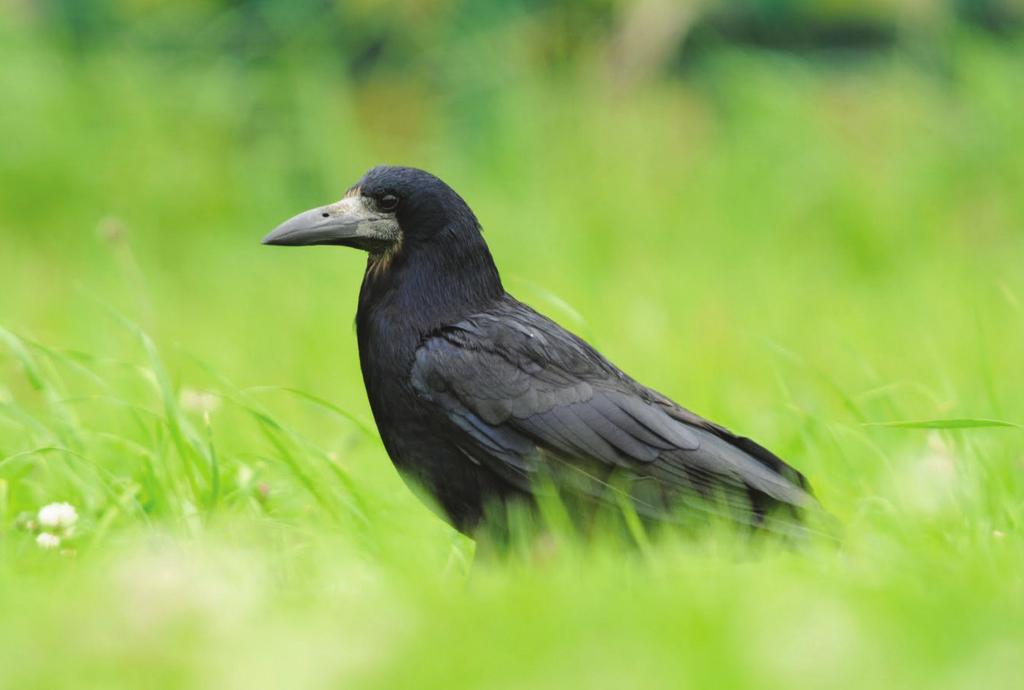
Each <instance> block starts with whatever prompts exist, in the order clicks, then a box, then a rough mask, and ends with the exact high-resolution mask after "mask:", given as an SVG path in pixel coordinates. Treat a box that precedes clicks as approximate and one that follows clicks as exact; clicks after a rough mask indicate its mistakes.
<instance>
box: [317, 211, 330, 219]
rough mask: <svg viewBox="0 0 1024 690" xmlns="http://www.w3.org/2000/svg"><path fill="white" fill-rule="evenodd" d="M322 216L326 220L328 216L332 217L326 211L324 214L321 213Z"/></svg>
mask: <svg viewBox="0 0 1024 690" xmlns="http://www.w3.org/2000/svg"><path fill="white" fill-rule="evenodd" d="M320 215H321V216H323V217H324V218H326V217H327V216H329V215H331V214H330V213H328V212H327V211H324V212H323V213H321V214H320Z"/></svg>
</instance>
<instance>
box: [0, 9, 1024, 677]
mask: <svg viewBox="0 0 1024 690" xmlns="http://www.w3.org/2000/svg"><path fill="white" fill-rule="evenodd" d="M1022 20H1024V6H1022V5H1021V4H1020V3H1019V2H1015V1H1014V0H991V1H980V0H979V1H976V2H967V1H961V2H943V1H941V0H924V1H918V2H896V1H895V0H873V1H872V2H867V3H854V2H845V1H843V0H835V1H833V2H828V3H812V2H801V1H798V0H792V1H788V2H782V1H781V0H778V1H770V0H760V1H755V0H746V1H744V2H732V3H714V2H693V3H670V2H661V1H659V0H649V1H644V2H639V3H625V2H616V1H614V0H591V1H579V2H557V3H541V2H520V3H500V2H481V3H465V2H429V1H425V0H420V1H415V0H403V1H399V2H394V3H386V4H384V3H376V2H368V1H365V0H364V1H362V2H352V3H341V2H321V1H317V2H313V1H311V0H310V1H301V2H272V1H270V0H262V1H255V0H250V1H246V2H230V3H229V2H213V1H210V0H188V1H187V2H178V3H161V2H155V1H146V0H88V1H86V0H65V1H63V2H54V1H50V2H34V1H29V0H13V1H9V2H8V3H6V4H5V5H4V6H3V7H2V8H0V94H3V101H4V104H3V107H2V108H0V132H2V133H3V139H4V141H3V144H2V146H0V238H2V247H3V249H2V251H0V327H2V328H0V610H2V611H3V612H4V613H3V616H2V620H0V686H3V687H32V688H43V687H46V688H52V687H60V686H64V687H133V688H134V687H140V686H150V687H168V688H172V687H174V688H177V687H200V686H202V687H206V686H209V687H227V688H232V687H240V688H243V687H244V688H253V687H268V688H270V687H338V686H343V687H368V688H392V687H420V688H432V687H446V688H452V687H480V688H485V687H486V688H520V687H529V688H547V687H550V688H565V687H583V686H585V687H605V688H622V687H665V688H678V687H689V686H710V687H720V688H725V687H729V688H732V687H736V688H744V687H750V688H754V687H756V688H774V687H779V688H781V687H794V686H803V687H815V688H829V687H835V688H847V687H849V688H853V687H864V686H865V685H872V686H876V687H900V688H905V687H931V688H940V687H941V688H975V687H1006V688H1010V687H1015V686H1016V683H1017V679H1018V676H1019V668H1020V659H1021V658H1022V654H1024V633H1022V631H1024V579H1022V576H1021V573H1022V572H1024V548H1022V547H1024V538H1022V535H1021V529H1022V524H1024V523H1022V521H1024V479H1022V476H1021V473H1022V470H1024V448H1022V434H1021V431H1020V429H1019V428H1014V427H1012V426H1006V427H992V426H975V427H973V428H962V429H955V428H952V427H953V426H955V425H954V424H953V423H951V422H949V421H945V422H939V423H936V424H934V425H933V426H936V427H938V428H935V429H923V428H901V427H895V428H894V427H886V426H875V425H874V424H875V423H879V422H892V421H907V420H917V421H920V420H955V419H975V420H984V419H989V420H1002V421H1005V422H1007V423H1010V424H1024V367H1022V366H1021V351H1022V344H1024V337H1022V336H1024V271H1022V269H1021V266H1022V265H1024V194H1021V189H1024V118H1022V117H1021V116H1020V113H1021V112H1024V71H1022V70H1021V65H1022V64H1024V61H1022V59H1024V44H1022V41H1021V34H1020V29H1021V27H1022V26H1024V25H1022V23H1021V22H1022ZM382 162H387V163H395V164H406V165H415V166H419V167H423V168H426V169H428V170H431V171H432V172H435V173H437V174H438V175H440V176H441V177H442V178H443V179H445V180H446V181H448V182H449V183H450V184H451V185H452V186H453V187H455V188H456V189H457V190H458V191H459V192H460V193H461V194H462V195H463V196H464V197H465V198H466V199H467V200H468V201H469V203H470V204H471V206H472V207H473V208H474V210H475V211H476V212H477V214H478V216H479V217H480V219H481V221H482V223H483V225H484V228H485V231H486V236H487V239H488V242H489V243H490V245H491V248H492V250H493V252H494V254H495V257H496V259H497V261H498V264H499V267H500V268H501V270H502V274H503V277H504V279H505V282H506V286H507V287H508V288H509V289H510V291H512V292H513V293H514V294H516V295H517V296H518V297H520V298H522V299H524V300H526V301H528V302H530V303H531V304H533V305H534V306H536V307H538V308H539V309H541V310H542V311H545V312H547V313H549V314H550V315H552V316H554V317H556V318H557V319H558V320H560V321H561V322H563V323H564V324H565V325H567V326H570V327H571V328H573V329H574V330H576V331H577V332H579V333H581V334H582V335H584V336H585V337H587V338H588V339H589V340H591V341H592V342H593V343H594V344H595V345H597V346H598V347H599V348H601V349H602V350H603V351H604V352H605V353H606V354H607V355H608V356H609V357H610V358H611V359H612V360H613V361H615V362H616V363H617V364H619V365H620V366H622V367H623V368H624V369H626V370H627V371H629V372H630V373H631V374H633V375H634V376H636V377H637V378H638V379H640V380H641V381H643V382H645V383H648V384H650V385H652V386H654V387H655V388H658V389H659V390H661V391H663V392H665V393H667V394H669V395H670V396H672V397H673V398H676V399H678V400H679V401H681V402H683V403H684V404H686V405H687V406H689V407H692V408H693V409H695V410H696V411H698V412H701V413H703V414H706V415H708V416H710V417H712V418H714V419H716V420H719V421H722V422H723V423H726V424H727V425H729V426H731V427H733V428H734V429H736V430H738V431H742V432H743V433H745V434H748V435H751V436H753V437H755V438H757V439H759V440H761V441H762V442H764V443H765V444H766V445H768V446H769V447H771V448H773V449H774V450H776V451H777V452H778V453H779V454H780V455H782V456H783V457H785V458H787V459H789V460H790V461H791V462H792V463H793V464H794V465H795V466H797V467H799V468H800V469H801V470H803V471H804V472H805V473H806V474H807V475H808V476H809V478H810V479H811V481H812V483H813V485H814V486H815V488H816V489H817V492H818V494H819V497H820V498H821V499H822V501H823V503H825V504H826V506H828V508H829V509H830V510H831V511H832V512H833V513H834V514H835V515H836V516H837V517H838V518H840V519H841V520H842V521H843V522H844V523H845V526H846V528H845V541H844V544H843V546H842V547H841V548H840V549H835V548H831V547H828V546H824V545H823V546H812V547H808V548H806V549H804V550H801V551H796V552H794V551H791V550H784V549H778V550H776V549H761V550H753V551H752V549H751V548H750V546H749V545H747V544H744V543H743V539H742V538H740V537H738V536H737V535H735V534H731V533H729V532H728V530H714V531H712V532H710V533H709V534H708V535H707V536H706V537H705V538H702V539H699V540H697V541H693V540H684V539H682V538H673V537H670V536H669V537H664V538H662V539H660V540H658V541H657V542H656V543H655V544H654V545H653V546H651V547H650V549H648V550H646V551H643V552H633V551H630V550H625V551H624V550H623V548H622V546H621V545H619V544H615V543H613V542H603V541H599V542H598V543H596V544H593V545H589V546H588V545H583V544H579V543H575V542H573V541H572V540H571V539H569V538H565V537H561V538H556V539H553V540H552V541H550V542H544V543H541V544H537V545H534V546H532V547H527V548H525V550H524V552H523V553H521V554H520V555H519V556H518V557H515V558H512V559H511V560H510V561H509V562H507V563H484V564H477V565H476V566H473V567H471V566H470V563H471V561H472V554H473V548H472V545H471V543H469V542H468V540H466V539H464V538H462V537H460V536H458V535H456V534H454V533H452V532H451V531H450V530H449V529H448V528H447V526H445V525H444V524H443V523H442V522H440V521H439V520H437V519H436V518H435V517H434V516H433V515H432V514H431V513H430V512H429V511H428V510H427V509H426V508H424V507H422V506H421V505H420V504H419V502H418V501H417V500H416V499H415V498H414V497H413V496H412V495H411V494H410V493H409V492H408V491H407V490H406V489H405V488H404V486H403V485H402V484H401V482H400V481H399V479H398V478H397V476H395V474H394V471H393V469H392V468H391V465H390V462H389V460H388V458H387V456H386V454H385V453H384V450H383V448H382V447H381V446H380V444H379V441H377V439H376V433H375V431H374V430H373V427H372V422H371V420H370V416H369V411H368V408H367V405H366V401H365V394H364V392H363V388H362V382H361V379H360V376H359V370H358V359H357V353H356V345H355V338H354V333H353V327H352V320H353V316H354V309H355V296H356V293H357V290H358V285H359V278H360V275H361V271H362V267H363V262H364V257H362V256H360V255H358V253H357V252H351V251H342V250H338V251H335V250H332V249H329V248H324V249H322V250H317V251H313V250H310V251H302V252H297V251H296V252H292V251H275V250H271V249H267V248H265V247H261V246H260V245H259V244H258V241H259V238H260V237H262V235H263V234H264V233H265V232H266V231H268V230H269V229H270V228H272V227H273V226H274V225H276V224H277V223H278V222H279V221H280V220H282V219H283V218H285V217H287V216H289V215H291V214H293V213H295V212H297V211H298V210H301V209H305V208H307V207H311V206H314V205H317V204H322V203H325V202H328V201H331V200H333V199H336V198H337V197H338V196H340V194H341V193H342V192H343V190H344V189H345V188H346V187H347V186H348V185H349V184H351V183H352V182H353V181H355V180H356V179H357V178H358V177H359V175H360V174H361V173H362V172H363V171H364V170H365V169H366V168H368V167H370V166H371V165H374V164H377V163H382ZM289 389H290V390H289ZM296 391H297V392H296ZM53 501H68V502H71V503H72V504H73V505H75V506H76V508H77V510H78V513H79V515H80V520H79V523H78V525H77V526H76V533H75V534H74V535H73V536H72V537H71V538H69V539H67V540H66V541H65V543H64V544H62V547H61V548H60V549H57V550H53V551H47V550H43V549H40V548H39V547H38V546H37V545H36V543H35V541H34V540H35V533H36V531H37V529H38V528H37V527H33V526H32V525H30V524H29V523H31V522H32V521H33V516H34V515H35V513H36V511H37V510H38V509H39V508H40V507H41V506H42V505H45V504H47V503H50V502H53Z"/></svg>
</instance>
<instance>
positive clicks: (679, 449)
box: [268, 167, 813, 533]
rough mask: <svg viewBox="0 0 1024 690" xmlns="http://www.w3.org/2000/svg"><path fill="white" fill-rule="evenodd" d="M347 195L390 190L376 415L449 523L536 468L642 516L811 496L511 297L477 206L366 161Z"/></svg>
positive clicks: (375, 295) (739, 442)
mask: <svg viewBox="0 0 1024 690" xmlns="http://www.w3.org/2000/svg"><path fill="white" fill-rule="evenodd" d="M353 194H354V195H359V196H360V198H364V199H366V202H365V203H366V204H367V205H368V207H370V208H377V209H378V211H377V213H380V211H379V208H381V207H383V206H384V205H388V206H389V205H390V204H391V203H392V200H393V199H398V202H397V209H396V210H395V211H394V218H395V219H396V221H397V224H398V226H400V228H401V237H400V239H399V240H398V241H396V242H395V243H394V244H393V246H391V247H390V248H388V249H387V250H384V251H381V250H377V251H376V253H372V254H371V255H370V257H369V261H368V264H367V268H366V273H365V275H364V278H363V284H362V288H361V291H360V296H359V306H358V311H357V316H356V326H357V333H358V342H359V356H360V362H361V366H362V371H363V377H364V381H365V384H366V391H367V395H368V397H369V401H370V405H371V408H372V410H373V415H374V419H375V421H376V423H377V427H378V429H379V430H380V434H381V438H382V439H383V441H384V445H385V447H386V448H387V451H388V453H389V455H390V456H391V458H392V459H393V461H394V462H395V464H396V466H397V467H398V468H399V470H400V471H401V472H402V474H403V476H405V477H407V478H408V479H410V480H412V482H413V484H414V485H417V486H422V487H423V488H424V489H425V490H426V491H427V492H428V493H429V494H430V496H432V498H433V499H434V500H435V501H436V502H437V504H438V506H439V507H440V508H441V510H442V511H443V513H444V515H445V516H446V517H447V518H448V519H449V520H450V521H451V523H452V524H453V525H455V526H456V527H457V528H458V529H460V530H463V531H465V532H469V533H472V532H473V531H474V529H475V528H476V527H477V526H478V524H479V522H480V520H481V518H482V517H483V516H484V514H485V508H486V507H487V505H488V503H489V502H492V501H505V500H509V499H524V500H527V501H528V500H529V499H530V496H531V494H532V493H533V492H534V491H535V490H536V489H537V486H538V481H537V480H538V479H539V478H540V477H541V476H544V477H545V478H546V479H547V480H549V481H553V482H554V483H555V484H556V485H557V486H558V487H559V488H560V489H561V490H563V491H565V492H567V493H571V494H574V495H578V496H582V497H585V498H587V499H588V500H589V501H590V502H592V503H596V504H600V503H610V504H615V503H616V502H617V500H618V499H619V498H620V497H621V494H625V495H628V496H629V497H630V499H631V500H632V502H633V504H634V505H635V506H636V508H637V511H638V512H639V513H640V514H641V515H643V516H645V517H647V518H649V519H652V520H659V519H670V518H671V516H672V514H673V510H676V509H677V508H678V507H679V506H680V505H682V507H683V508H684V509H688V510H693V511H702V510H709V511H715V510H719V509H721V508H722V507H723V506H725V507H726V508H728V509H729V510H728V512H729V514H730V515H731V516H732V517H734V518H736V519H740V520H746V521H749V522H751V523H754V524H756V523H758V522H759V521H760V520H761V519H762V517H763V516H764V514H765V513H766V512H768V511H771V510H772V509H773V508H776V507H780V506H781V507H784V508H786V510H787V511H788V512H790V513H792V514H796V513H798V512H799V509H800V508H803V507H807V506H810V505H812V504H813V499H812V498H811V497H810V495H809V494H808V490H807V485H806V482H805V480H804V478H803V477H802V476H801V475H800V473H798V472H797V471H796V470H794V469H792V468H791V467H789V466H788V465H786V464H785V463H784V462H783V461H782V460H780V459H779V458H778V457H776V456H775V455H774V454H772V453H771V452H770V451H768V450H766V449H764V448H762V447H761V446H759V445H757V444H756V443H754V442H753V441H751V440H749V439H746V438H743V437H738V436H735V435H734V434H732V433H731V432H729V431H727V430H726V429H724V428H723V427H721V426H718V425H717V424H714V423H712V422H709V421H708V420H705V419H703V418H701V417H699V416H698V415H696V414H694V413H692V412H690V411H688V410H686V409H684V408H682V407H680V406H679V405H677V404H675V403H674V402H672V401H671V400H669V399H668V398H666V397H665V396H663V395H661V394H659V393H657V392H655V391H653V390H651V389H649V388H646V387H645V386H643V385H641V384H639V383H637V382H636V381H634V380H633V379H631V378H630V377H629V376H627V375H626V374H624V373H623V372H621V371H620V370H619V369H617V368H616V367H615V366H614V365H612V364H611V363H610V362H608V360H606V359H605V358H604V357H603V356H602V355H601V354H600V353H598V352H597V351H596V350H594V349H593V348H592V347H590V346H589V345H588V344H587V343H586V342H584V341H583V340H581V339H580V338H578V337H576V336H575V335H573V334H572V333H570V332H568V331H566V330H565V329H563V328H562V327H561V326H559V325H558V324H556V323H554V322H553V321H551V320H550V319H548V318H546V317H544V316H542V315H541V314H539V313H537V312H536V311H534V310H533V309H531V308H530V307H528V306H526V305H525V304H522V303H521V302H519V301H517V300H516V299H515V298H513V297H512V296H511V295H509V294H507V293H506V292H505V291H504V289H503V287H502V284H501V280H500V279H499V276H498V272H497V270H496V268H495V266H494V263H493V260H492V258H491V255H490V252H489V251H488V249H487V246H486V244H485V243H484V240H483V237H482V234H481V231H480V226H479V224H478V222H477V220H476V218H475V216H474V215H473V213H472V212H471V211H470V209H469V207H468V206H467V205H466V203H465V202H464V201H463V200H462V199H461V197H459V196H458V195H457V194H456V193H455V192H454V191H452V190H451V189H450V188H449V187H448V186H447V185H445V184H444V183H443V182H441V181H440V180H438V179H437V178H436V177H434V176H432V175H430V174H428V173H425V172H423V171H419V170H415V169H411V168H390V167H380V168H374V169H373V170H371V171H370V172H368V173H367V174H366V175H365V176H364V178H363V179H362V180H361V181H360V182H359V183H358V184H357V185H356V186H355V187H353V189H352V190H350V195H353ZM385 197H388V198H387V200H386V203H385V202H384V201H381V200H382V199H384V198H385ZM324 215H325V216H326V213H325V214H324ZM375 217H376V216H375ZM388 218H390V216H388ZM381 222H384V221H381ZM289 232H292V231H289ZM289 236H291V235H289ZM346 237H347V236H346ZM268 241H270V242H271V243H274V242H273V238H268ZM282 243H283V242H282ZM296 243H298V242H296ZM330 243H344V241H343V240H342V241H331V242H330ZM616 493H618V494H620V495H618V496H617V495H616ZM703 499H711V500H709V501H705V500H703Z"/></svg>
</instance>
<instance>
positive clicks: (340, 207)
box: [263, 196, 400, 251]
mask: <svg viewBox="0 0 1024 690" xmlns="http://www.w3.org/2000/svg"><path fill="white" fill-rule="evenodd" d="M399 236H400V234H399V228H398V221H397V220H396V219H395V216H394V214H390V213H381V212H379V211H377V210H375V209H373V208H372V207H371V206H370V204H369V203H368V202H367V200H366V199H365V198H364V197H362V196H351V197H345V198H344V199H342V200H341V201H338V202H335V203H333V204H331V205H330V206H323V207H321V208H314V209H310V210H309V211H304V212H303V213H300V214H299V215H297V216H294V217H293V218H289V219H288V220H286V221H285V222H283V223H281V224H280V225H278V226H277V227H276V228H274V230H273V232H271V233H270V234H269V235H267V236H266V237H264V238H263V244H279V245H284V246H291V247H305V246H309V245H313V244H338V245H344V246H348V247H356V248H358V249H365V250H367V251H379V250H382V249H385V248H387V247H388V246H389V245H391V244H393V243H394V242H396V241H397V240H398V238H399Z"/></svg>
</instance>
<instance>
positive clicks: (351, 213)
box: [263, 165, 480, 256]
mask: <svg viewBox="0 0 1024 690" xmlns="http://www.w3.org/2000/svg"><path fill="white" fill-rule="evenodd" d="M442 231H445V232H446V233H453V232H454V233H468V234H473V235H477V236H479V231H480V226H479V224H478V223H477V220H476V217H475V216H474V215H473V212H472V211H471V210H470V209H469V206H467V205H466V202H465V201H463V200H462V197H460V196H459V195H458V194H456V193H455V190H453V189H452V188H451V187H449V186H448V185H446V184H445V183H444V182H442V181H441V180H440V179H438V178H437V177H435V176H434V175H431V174H430V173H428V172H425V171H423V170H417V169H416V168H402V167H393V166H383V165H382V166H377V167H375V168H372V169H370V170H369V171H367V173H366V174H365V175H363V177H362V179H361V180H359V181H358V182H357V183H356V184H354V185H352V187H350V188H349V190H348V192H346V194H345V196H344V197H343V198H342V199H341V200H339V201H336V202H334V203H332V204H328V205H327V206H321V207H319V208H314V209H310V210H308V211H305V212H303V213H300V214H299V215H297V216H294V217H293V218H289V219H288V220H286V221H285V222H284V223H282V224H281V225H279V226H277V228H275V229H274V231H273V232H271V233H270V234H269V235H267V236H266V237H264V238H263V244H275V245H287V246H308V245H314V244H334V245H342V246H346V247H355V248H357V249H362V250H365V251H367V252H369V253H370V254H371V255H380V256H384V255H389V254H392V253H394V252H397V251H398V250H399V249H402V250H403V251H404V250H415V248H416V247H417V246H419V245H424V244H429V243H432V242H435V241H436V239H437V236H438V235H439V233H441V232H442Z"/></svg>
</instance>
